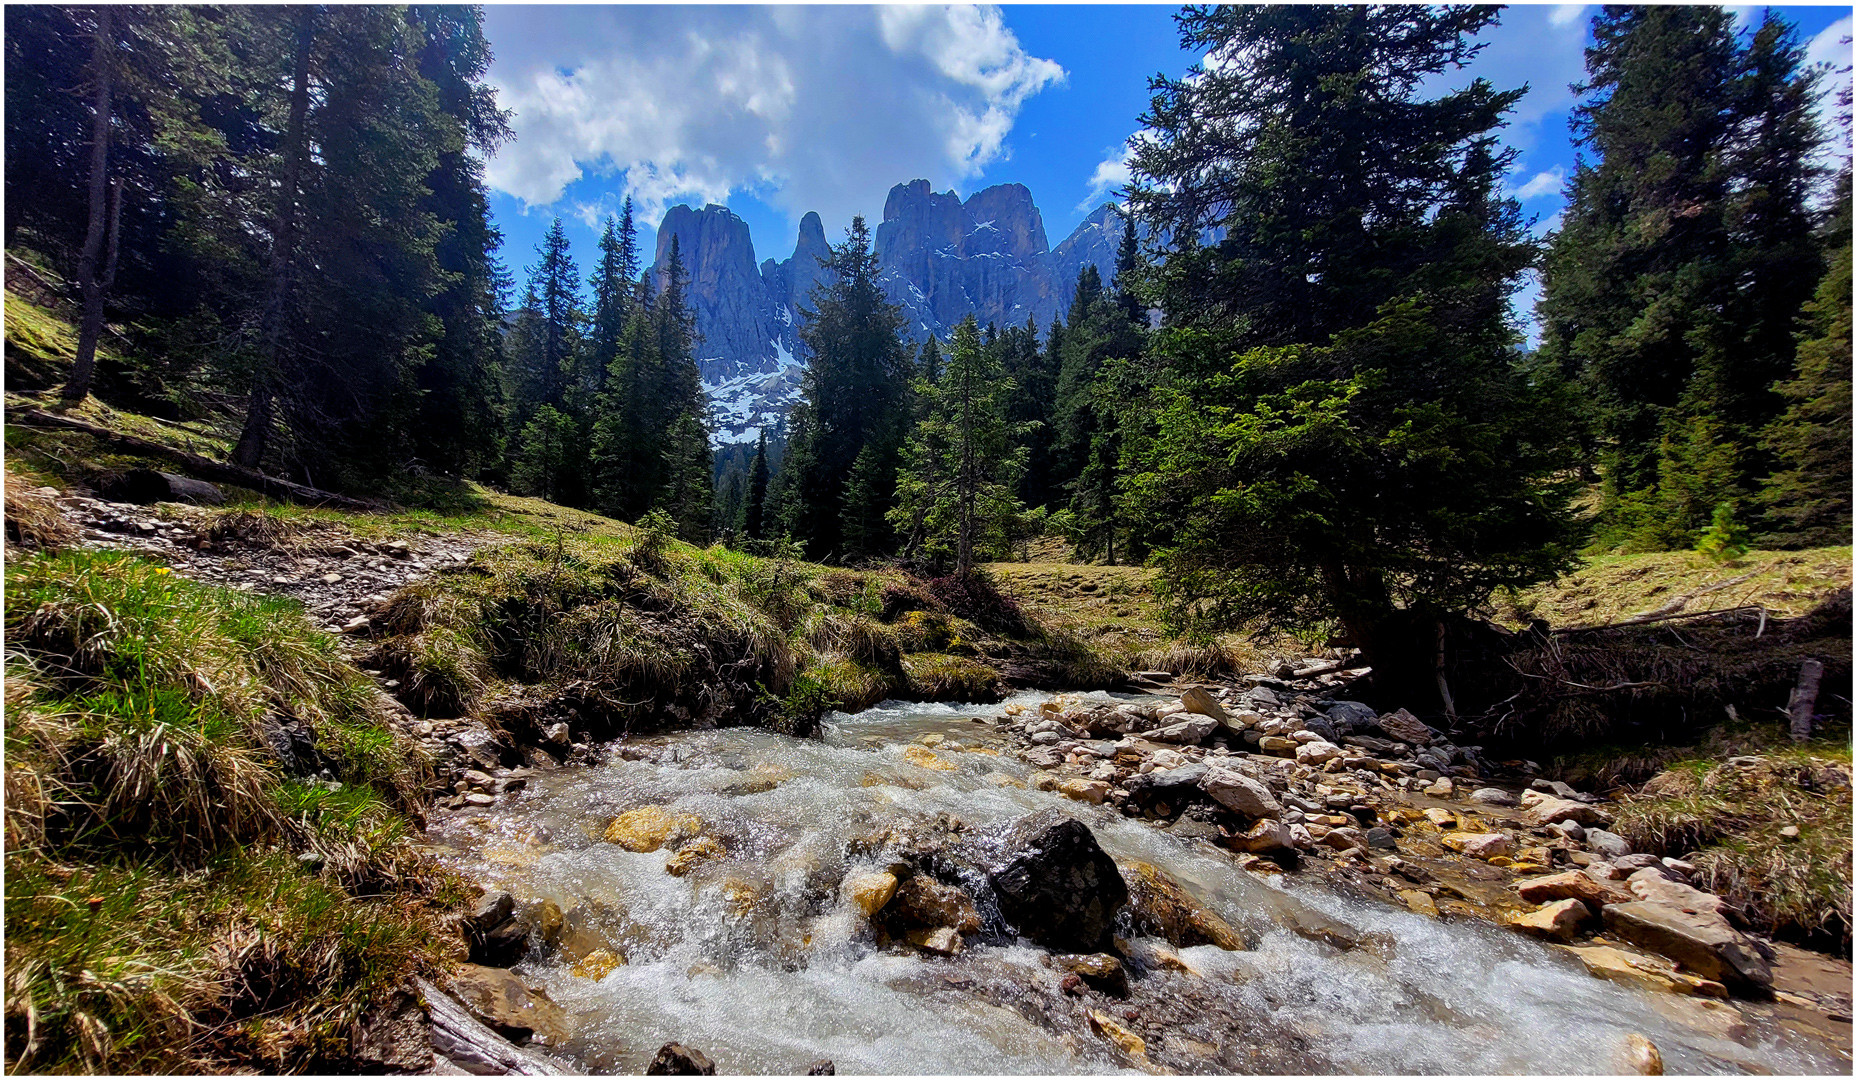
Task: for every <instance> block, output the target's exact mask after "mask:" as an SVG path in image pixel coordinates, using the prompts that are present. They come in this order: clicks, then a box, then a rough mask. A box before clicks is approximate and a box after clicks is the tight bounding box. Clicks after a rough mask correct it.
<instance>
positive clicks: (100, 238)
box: [62, 6, 121, 402]
mask: <svg viewBox="0 0 1857 1080" xmlns="http://www.w3.org/2000/svg"><path fill="white" fill-rule="evenodd" d="M115 48H116V24H115V13H114V12H113V11H112V10H111V9H110V8H109V7H107V6H100V7H98V8H97V31H96V37H95V39H94V40H93V41H92V43H91V47H90V69H91V78H92V79H93V80H95V83H96V85H95V86H94V87H92V91H91V93H92V97H91V110H92V113H93V115H92V117H91V122H90V223H89V224H88V225H87V226H86V227H85V229H84V252H83V255H82V256H81V257H80V258H79V260H78V264H77V280H78V286H79V288H81V289H82V290H83V294H84V316H83V319H82V320H81V321H80V322H79V324H78V331H77V360H76V362H75V363H73V364H72V365H71V380H70V381H69V382H67V383H65V386H64V391H63V395H62V396H63V397H64V399H65V400H66V401H73V402H76V401H82V400H84V398H86V397H88V396H89V395H90V382H91V379H92V378H93V377H94V376H95V375H96V371H97V339H98V338H99V337H101V336H102V334H103V290H104V288H105V284H104V282H103V280H102V268H101V267H100V265H99V263H100V262H101V261H102V258H103V246H104V232H105V230H106V229H107V228H108V222H107V218H108V217H109V216H110V215H109V213H108V203H109V189H110V182H109V180H110V178H109V167H110V94H111V91H112V90H113V89H114V87H113V85H112V84H113V83H114V81H115V78H114V75H115V65H114V63H113V62H112V58H111V56H110V53H112V52H113V51H115ZM117 205H118V207H120V206H121V201H120V196H119V198H118V202H117ZM110 246H111V248H112V249H114V247H115V243H114V241H113V240H112V241H111V244H110ZM111 262H112V263H114V259H112V260H111ZM112 269H113V267H112Z"/></svg>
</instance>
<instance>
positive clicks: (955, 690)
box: [903, 653, 1005, 702]
mask: <svg viewBox="0 0 1857 1080" xmlns="http://www.w3.org/2000/svg"><path fill="white" fill-rule="evenodd" d="M903 670H904V672H906V673H907V674H908V676H909V692H910V696H912V697H915V698H917V699H920V700H924V701H983V702H984V701H998V700H999V699H1000V698H1001V697H1003V696H1005V695H1004V692H1003V691H1002V690H1001V689H1000V676H999V670H998V669H997V668H994V667H993V666H991V665H989V664H983V663H981V662H980V661H978V660H970V659H968V658H967V657H964V656H948V655H946V654H936V653H917V654H915V655H912V656H907V657H904V659H903Z"/></svg>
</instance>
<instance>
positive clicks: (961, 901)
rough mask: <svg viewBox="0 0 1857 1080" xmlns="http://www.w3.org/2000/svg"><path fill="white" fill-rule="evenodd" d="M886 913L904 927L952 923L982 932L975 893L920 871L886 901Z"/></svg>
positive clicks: (961, 928) (970, 931) (964, 929)
mask: <svg viewBox="0 0 1857 1080" xmlns="http://www.w3.org/2000/svg"><path fill="white" fill-rule="evenodd" d="M883 916H884V918H885V920H886V921H893V922H895V923H897V924H899V925H900V926H902V927H904V928H916V929H933V928H936V927H949V928H952V929H954V930H956V931H958V932H960V933H963V934H977V933H979V932H980V914H979V912H978V911H976V910H975V908H974V901H973V898H972V897H970V896H968V895H967V894H966V893H965V892H962V891H961V890H960V889H957V888H955V887H954V886H952V885H943V884H942V883H941V882H939V881H936V880H934V879H933V878H929V877H924V876H923V875H921V874H918V875H916V876H915V877H912V878H910V879H909V880H908V881H905V882H903V883H902V884H901V885H899V886H897V889H896V893H895V895H894V896H893V897H892V898H891V899H890V902H889V903H887V904H885V905H883Z"/></svg>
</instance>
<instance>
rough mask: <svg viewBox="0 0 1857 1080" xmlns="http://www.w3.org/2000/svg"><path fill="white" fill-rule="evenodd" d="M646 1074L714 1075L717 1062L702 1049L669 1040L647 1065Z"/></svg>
mask: <svg viewBox="0 0 1857 1080" xmlns="http://www.w3.org/2000/svg"><path fill="white" fill-rule="evenodd" d="M645 1075H646V1076H714V1075H716V1063H715V1062H713V1061H711V1060H709V1056H708V1055H707V1054H705V1053H703V1052H702V1051H701V1050H692V1049H691V1048H690V1047H688V1046H685V1045H684V1044H682V1043H675V1042H668V1043H665V1044H664V1045H663V1046H661V1047H659V1048H658V1053H657V1056H655V1057H653V1058H652V1059H651V1064H649V1065H647V1066H645Z"/></svg>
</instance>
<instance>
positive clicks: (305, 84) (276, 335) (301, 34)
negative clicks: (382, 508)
mask: <svg viewBox="0 0 1857 1080" xmlns="http://www.w3.org/2000/svg"><path fill="white" fill-rule="evenodd" d="M315 32H316V9H315V8H313V7H304V8H300V9H298V12H297V46H296V58H295V67H296V71H295V73H294V77H293V79H292V83H291V88H290V122H289V127H288V128H287V130H286V132H285V145H284V175H283V182H282V183H281V184H280V185H279V188H278V193H277V228H276V232H275V233H274V235H273V239H272V246H271V292H270V295H269V296H268V297H267V298H266V300H265V305H264V313H263V316H262V319H263V331H262V338H261V345H260V352H259V357H258V368H257V370H256V371H254V372H253V373H252V386H251V401H250V404H249V406H248V407H247V409H246V413H245V428H244V430H243V431H241V432H240V433H239V442H238V445H237V446H235V447H234V448H233V450H232V460H233V461H235V462H237V463H239V464H240V465H243V466H245V467H246V468H248V469H255V468H257V467H258V463H259V462H260V461H262V460H263V459H264V450H265V445H266V443H267V442H268V441H269V440H270V435H271V413H272V403H273V400H274V398H275V395H276V392H277V383H278V379H279V377H280V374H281V371H282V357H283V354H284V352H285V349H286V347H287V339H288V337H289V327H288V322H289V313H290V285H291V280H290V279H291V273H292V269H293V266H292V264H293V262H294V259H295V251H294V248H295V246H296V227H297V193H298V189H299V188H300V187H301V184H302V179H303V159H304V158H305V157H307V156H308V150H309V148H308V145H307V143H308V141H309V140H308V132H307V131H306V130H305V129H306V126H307V123H308V118H309V68H310V46H311V44H312V42H313V41H314V38H315Z"/></svg>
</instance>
